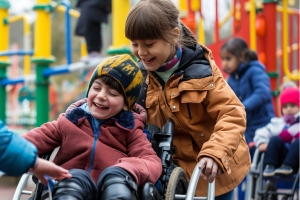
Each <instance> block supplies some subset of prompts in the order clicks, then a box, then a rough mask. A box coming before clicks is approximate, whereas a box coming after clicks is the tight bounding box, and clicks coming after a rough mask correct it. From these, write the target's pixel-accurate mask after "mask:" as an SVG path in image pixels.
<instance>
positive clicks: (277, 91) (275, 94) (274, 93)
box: [272, 90, 280, 97]
mask: <svg viewBox="0 0 300 200" xmlns="http://www.w3.org/2000/svg"><path fill="white" fill-rule="evenodd" d="M279 94H280V91H279V90H273V91H272V95H273V96H274V97H278V96H279Z"/></svg>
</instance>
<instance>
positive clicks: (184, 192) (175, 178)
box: [13, 119, 215, 200]
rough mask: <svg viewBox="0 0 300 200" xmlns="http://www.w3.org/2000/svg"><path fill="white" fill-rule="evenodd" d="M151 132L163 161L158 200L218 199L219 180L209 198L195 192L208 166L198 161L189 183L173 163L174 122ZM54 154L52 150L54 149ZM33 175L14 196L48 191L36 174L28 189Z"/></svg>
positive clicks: (37, 197) (15, 198) (35, 197)
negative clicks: (31, 187) (27, 185)
mask: <svg viewBox="0 0 300 200" xmlns="http://www.w3.org/2000/svg"><path fill="white" fill-rule="evenodd" d="M147 130H148V131H149V134H150V135H149V137H148V139H150V141H151V144H152V148H153V149H154V150H155V152H156V153H157V155H158V156H159V157H160V159H161V161H162V168H163V171H162V174H161V176H160V178H159V180H158V182H157V183H156V185H158V186H157V189H158V192H159V195H160V197H159V198H158V199H155V200H173V199H176V200H177V199H186V200H192V199H203V200H205V199H207V200H213V199H214V198H215V181H213V182H212V183H208V193H207V194H208V196H207V197H195V196H194V194H195V191H196V187H197V183H198V179H199V177H200V174H201V171H202V169H203V168H204V167H203V168H201V169H200V168H199V164H197V165H196V166H195V168H194V171H193V174H192V177H191V180H190V182H189V183H188V181H187V179H186V175H185V172H184V170H183V169H182V168H181V167H178V166H176V165H175V164H174V163H173V162H172V159H171V157H172V140H173V124H172V121H171V120H170V119H169V120H168V121H167V123H166V124H165V125H164V126H163V127H162V129H159V128H158V127H157V126H155V125H151V124H150V125H147ZM51 153H52V152H51ZM51 153H48V154H45V155H42V156H41V157H42V158H43V159H47V160H49V159H50V156H51ZM29 177H30V174H28V173H25V174H23V175H22V177H21V179H20V181H19V183H18V185H17V188H16V191H15V193H14V196H13V200H19V199H20V197H21V195H23V194H25V195H31V197H30V199H31V200H40V199H41V196H42V193H43V191H45V190H44V186H43V185H42V184H41V183H37V179H36V177H35V176H32V179H33V181H34V182H35V183H36V185H35V188H34V189H33V190H32V191H26V190H24V188H25V186H26V183H27V181H28V179H29Z"/></svg>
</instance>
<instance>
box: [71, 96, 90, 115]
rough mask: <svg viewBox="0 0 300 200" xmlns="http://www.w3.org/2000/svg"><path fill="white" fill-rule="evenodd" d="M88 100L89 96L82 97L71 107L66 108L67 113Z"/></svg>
mask: <svg viewBox="0 0 300 200" xmlns="http://www.w3.org/2000/svg"><path fill="white" fill-rule="evenodd" d="M86 102H87V98H83V99H80V100H79V101H76V102H74V103H72V104H71V105H69V107H68V108H67V110H66V113H68V112H70V111H71V110H73V109H74V108H77V107H80V106H81V105H82V104H85V103H86Z"/></svg>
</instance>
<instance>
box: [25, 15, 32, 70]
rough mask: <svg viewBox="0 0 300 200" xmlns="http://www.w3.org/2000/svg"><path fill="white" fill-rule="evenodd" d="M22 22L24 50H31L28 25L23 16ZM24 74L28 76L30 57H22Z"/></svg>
mask: <svg viewBox="0 0 300 200" xmlns="http://www.w3.org/2000/svg"><path fill="white" fill-rule="evenodd" d="M23 22H24V49H25V50H30V49H31V39H30V24H29V22H28V20H27V18H26V16H25V15H23ZM24 74H25V75H29V74H30V55H25V56H24Z"/></svg>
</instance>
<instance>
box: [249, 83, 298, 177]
mask: <svg viewBox="0 0 300 200" xmlns="http://www.w3.org/2000/svg"><path fill="white" fill-rule="evenodd" d="M299 96H300V92H299V89H298V88H293V87H289V88H286V89H284V90H283V91H282V93H281V94H280V106H281V112H282V117H281V118H273V119H272V120H271V122H270V123H269V124H268V125H267V126H265V127H262V128H260V129H258V130H257V131H256V133H255V137H254V141H255V145H256V146H257V147H258V149H259V150H260V151H261V152H265V157H264V165H265V169H264V171H263V175H264V176H266V177H270V176H274V175H275V174H278V175H290V174H292V173H296V172H297V171H298V170H299V116H300V108H299Z"/></svg>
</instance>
